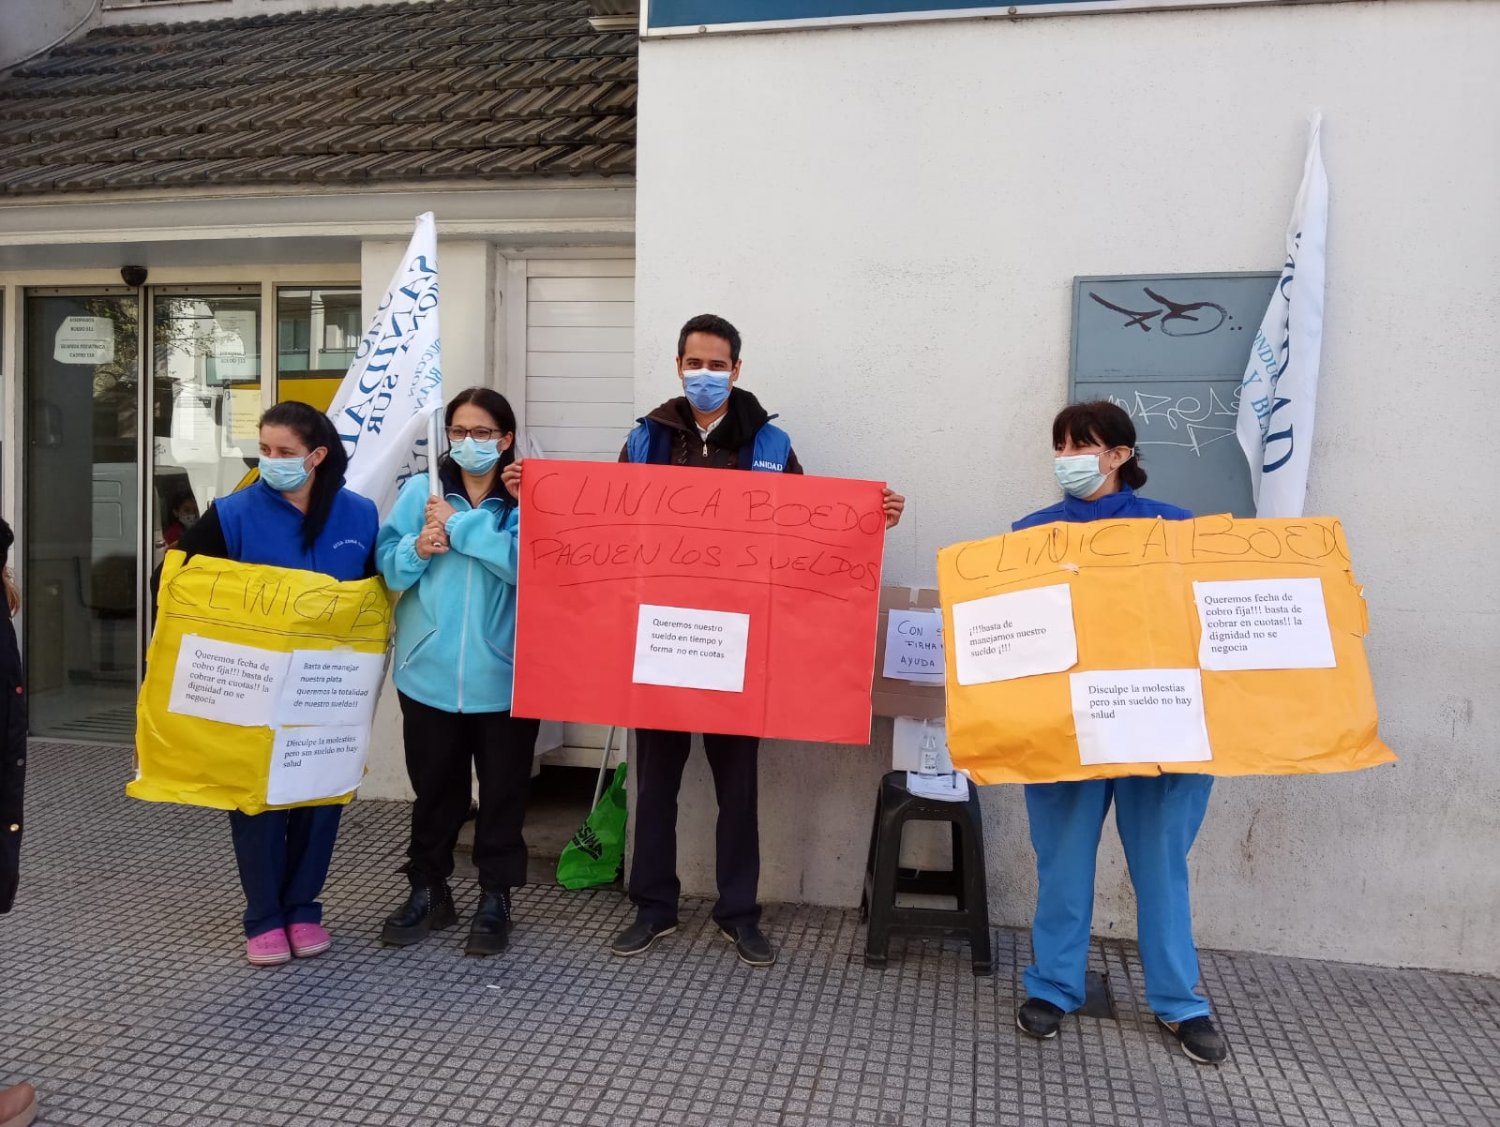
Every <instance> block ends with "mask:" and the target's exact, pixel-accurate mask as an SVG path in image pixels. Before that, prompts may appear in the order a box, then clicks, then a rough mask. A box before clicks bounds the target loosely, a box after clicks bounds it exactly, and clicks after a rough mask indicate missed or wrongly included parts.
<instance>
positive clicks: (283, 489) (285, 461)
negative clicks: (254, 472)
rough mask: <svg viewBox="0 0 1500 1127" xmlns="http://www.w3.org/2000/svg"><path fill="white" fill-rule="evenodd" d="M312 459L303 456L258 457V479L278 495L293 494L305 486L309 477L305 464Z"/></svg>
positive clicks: (305, 455) (307, 455)
mask: <svg viewBox="0 0 1500 1127" xmlns="http://www.w3.org/2000/svg"><path fill="white" fill-rule="evenodd" d="M310 457H312V455H310V454H304V455H303V456H302V457H300V458H268V457H266V456H265V455H264V454H262V455H261V456H260V479H261V481H263V482H265V483H266V484H267V485H269V486H270V487H271V488H272V489H274V490H276V492H278V493H295V492H297V490H299V489H301V488H302V487H303V486H304V485H306V484H307V479H308V478H309V477H311V476H312V475H311V472H310V471H309V470H308V468H307V465H306V462H307V459H308V458H310Z"/></svg>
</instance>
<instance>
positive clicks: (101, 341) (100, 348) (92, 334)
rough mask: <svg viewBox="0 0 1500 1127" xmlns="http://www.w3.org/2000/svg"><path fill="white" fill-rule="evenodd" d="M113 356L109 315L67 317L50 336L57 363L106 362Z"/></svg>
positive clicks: (113, 332)
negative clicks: (55, 332)
mask: <svg viewBox="0 0 1500 1127" xmlns="http://www.w3.org/2000/svg"><path fill="white" fill-rule="evenodd" d="M114 358H115V323H114V322H113V321H111V320H110V319H109V318H108V317H82V316H74V317H66V318H64V319H63V323H62V324H61V325H59V326H58V327H57V335H56V336H55V337H54V338H53V340H52V359H53V360H55V361H56V362H57V363H59V364H88V365H95V364H108V363H109V362H110V361H112V360H113V359H114Z"/></svg>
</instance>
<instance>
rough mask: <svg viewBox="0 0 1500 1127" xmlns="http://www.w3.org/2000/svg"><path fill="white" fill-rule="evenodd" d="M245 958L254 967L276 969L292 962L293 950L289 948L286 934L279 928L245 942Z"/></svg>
mask: <svg viewBox="0 0 1500 1127" xmlns="http://www.w3.org/2000/svg"><path fill="white" fill-rule="evenodd" d="M245 958H247V959H248V960H250V965H251V966H254V967H276V966H280V965H281V964H282V963H289V962H291V961H292V949H291V948H290V947H288V946H287V942H286V932H284V931H282V930H281V929H280V928H279V927H278V928H277V929H276V930H275V931H267V932H262V933H261V934H260V935H254V936H251V937H250V938H249V939H247V940H245Z"/></svg>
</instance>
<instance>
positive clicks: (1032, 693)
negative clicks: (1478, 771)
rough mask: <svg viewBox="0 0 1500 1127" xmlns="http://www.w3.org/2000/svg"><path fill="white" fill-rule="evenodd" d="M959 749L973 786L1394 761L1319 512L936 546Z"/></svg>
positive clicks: (1111, 525) (1317, 769)
mask: <svg viewBox="0 0 1500 1127" xmlns="http://www.w3.org/2000/svg"><path fill="white" fill-rule="evenodd" d="M938 588H939V591H940V594H941V601H942V608H943V629H944V636H945V637H946V638H947V639H948V646H947V654H946V660H947V689H948V746H949V749H950V751H951V752H952V756H953V764H954V766H955V767H957V768H960V769H962V770H965V771H967V772H968V773H969V775H970V777H971V778H972V779H973V780H974V781H975V782H977V783H1046V782H1063V781H1069V780H1078V779H1104V778H1114V777H1119V776H1122V775H1154V774H1159V773H1165V772H1174V771H1175V772H1203V773H1206V774H1210V775H1296V774H1322V773H1327V772H1333V771H1353V770H1357V769H1359V768H1362V767H1372V766H1375V765H1377V764H1380V763H1389V762H1391V761H1392V760H1394V759H1395V756H1394V755H1393V754H1392V753H1391V751H1390V749H1389V748H1387V747H1386V746H1385V745H1384V744H1383V743H1381V741H1380V736H1379V731H1378V724H1377V719H1376V711H1375V693H1374V689H1373V688H1372V686H1371V683H1370V671H1369V666H1368V665H1367V663H1366V661H1365V652H1364V636H1365V632H1366V616H1365V602H1364V598H1363V596H1362V595H1361V593H1360V589H1359V587H1358V585H1357V584H1356V583H1355V581H1354V575H1353V573H1352V571H1351V570H1350V564H1349V552H1348V546H1347V544H1346V542H1345V539H1344V532H1343V528H1342V526H1341V525H1340V524H1339V522H1338V521H1336V520H1332V519H1326V518H1309V519H1297V520H1235V519H1233V518H1231V517H1228V516H1214V517H1203V518H1199V519H1197V520H1190V521H1164V520H1160V519H1156V520H1112V521H1097V522H1094V523H1089V524H1068V523H1058V524H1049V525H1042V526H1040V527H1036V528H1028V529H1025V530H1023V531H1020V532H1012V533H1009V534H1007V535H1004V536H995V537H991V538H990V539H988V540H974V541H970V542H968V543H964V544H954V545H952V546H951V547H948V548H944V549H943V550H942V551H941V552H939V553H938Z"/></svg>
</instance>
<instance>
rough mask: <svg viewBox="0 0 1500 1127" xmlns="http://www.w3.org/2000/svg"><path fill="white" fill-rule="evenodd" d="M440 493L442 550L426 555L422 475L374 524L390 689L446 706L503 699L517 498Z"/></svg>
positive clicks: (512, 628) (511, 632)
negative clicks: (387, 614)
mask: <svg viewBox="0 0 1500 1127" xmlns="http://www.w3.org/2000/svg"><path fill="white" fill-rule="evenodd" d="M446 496H447V501H448V503H449V504H450V505H452V506H453V507H454V508H455V509H457V510H458V512H456V513H454V514H453V516H451V517H449V518H448V526H447V533H448V545H449V547H448V551H447V552H444V553H442V554H440V555H435V556H432V557H430V558H428V559H425V560H424V559H423V558H422V557H421V556H419V555H417V536H418V535H419V534H420V533H421V531H422V527H423V525H424V524H425V523H426V508H427V475H426V474H418V475H417V476H416V477H413V478H412V479H411V480H409V481H408V482H407V483H406V484H405V485H403V486H402V487H401V493H400V495H399V496H398V497H397V498H396V505H395V507H394V508H393V509H392V510H391V515H390V516H389V517H387V518H386V522H385V524H383V525H382V526H381V528H380V536H379V538H378V539H377V541H376V546H375V560H376V563H377V565H378V566H379V568H380V574H381V575H383V576H384V577H385V582H386V586H388V587H389V588H390V589H391V590H392V591H404V592H405V594H403V595H402V596H401V598H400V600H399V601H398V602H397V603H396V673H395V680H396V688H398V689H400V690H401V691H402V692H403V693H405V694H406V695H407V696H409V697H411V698H412V699H413V700H417V701H420V702H421V703H423V704H425V705H429V706H431V707H432V708H441V709H442V710H443V711H445V712H505V711H507V710H509V708H510V697H511V683H512V680H513V679H514V675H515V652H516V564H517V550H518V542H519V537H520V518H519V515H518V510H517V508H516V506H515V505H511V504H506V503H505V502H503V501H501V500H500V499H499V498H497V497H487V498H485V499H484V500H483V501H482V502H480V505H479V508H477V509H476V508H474V507H473V506H471V505H470V504H469V499H468V498H467V497H466V496H464V495H463V492H462V491H461V490H460V491H458V492H453V491H448V492H447V494H446Z"/></svg>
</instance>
